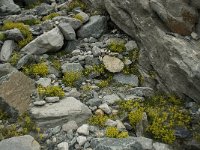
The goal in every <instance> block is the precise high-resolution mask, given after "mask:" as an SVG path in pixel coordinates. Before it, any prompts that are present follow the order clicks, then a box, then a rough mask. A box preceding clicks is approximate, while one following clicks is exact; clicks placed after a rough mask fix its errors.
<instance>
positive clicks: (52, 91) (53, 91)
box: [37, 86, 65, 98]
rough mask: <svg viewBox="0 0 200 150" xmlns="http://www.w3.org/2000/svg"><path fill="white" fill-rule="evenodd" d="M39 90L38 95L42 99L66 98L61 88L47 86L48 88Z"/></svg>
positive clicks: (39, 88)
mask: <svg viewBox="0 0 200 150" xmlns="http://www.w3.org/2000/svg"><path fill="white" fill-rule="evenodd" d="M37 89H38V93H39V94H40V96H42V97H44V96H46V97H53V96H57V97H60V98H62V97H64V96H65V92H64V91H63V89H62V88H60V87H59V86H47V87H42V86H39V87H38V88H37Z"/></svg>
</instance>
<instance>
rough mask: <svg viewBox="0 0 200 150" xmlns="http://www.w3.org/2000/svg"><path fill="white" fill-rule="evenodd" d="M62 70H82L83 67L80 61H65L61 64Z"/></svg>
mask: <svg viewBox="0 0 200 150" xmlns="http://www.w3.org/2000/svg"><path fill="white" fill-rule="evenodd" d="M61 68H62V72H63V73H65V72H70V71H72V72H81V71H82V70H83V67H82V65H81V64H80V63H65V64H63V65H62V66H61Z"/></svg>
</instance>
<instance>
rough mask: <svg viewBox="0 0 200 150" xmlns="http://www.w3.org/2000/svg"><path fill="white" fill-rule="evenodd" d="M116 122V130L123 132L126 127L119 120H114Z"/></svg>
mask: <svg viewBox="0 0 200 150" xmlns="http://www.w3.org/2000/svg"><path fill="white" fill-rule="evenodd" d="M116 122H117V129H118V130H119V131H125V130H126V127H125V126H124V124H123V123H122V122H121V121H120V120H116Z"/></svg>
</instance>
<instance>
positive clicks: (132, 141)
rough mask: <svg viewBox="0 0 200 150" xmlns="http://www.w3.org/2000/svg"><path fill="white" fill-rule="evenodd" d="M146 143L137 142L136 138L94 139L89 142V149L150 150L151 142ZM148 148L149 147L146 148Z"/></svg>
mask: <svg viewBox="0 0 200 150" xmlns="http://www.w3.org/2000/svg"><path fill="white" fill-rule="evenodd" d="M145 141H146V142H148V143H144V142H143V141H139V140H137V138H136V137H129V138H124V139H123V138H122V139H117V138H94V139H92V140H91V148H92V149H93V150H103V149H105V150H107V149H109V150H121V149H126V150H151V149H152V145H153V143H152V140H150V139H149V141H150V142H149V141H147V140H145ZM142 144H144V145H142ZM147 146H149V147H147Z"/></svg>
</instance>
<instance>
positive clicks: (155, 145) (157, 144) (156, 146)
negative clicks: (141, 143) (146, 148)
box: [153, 142, 172, 150]
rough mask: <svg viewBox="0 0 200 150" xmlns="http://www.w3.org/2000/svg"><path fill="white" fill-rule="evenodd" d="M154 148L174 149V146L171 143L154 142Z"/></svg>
mask: <svg viewBox="0 0 200 150" xmlns="http://www.w3.org/2000/svg"><path fill="white" fill-rule="evenodd" d="M153 148H154V149H155V150H172V148H171V147H170V146H169V145H167V144H163V143H158V142H155V143H153Z"/></svg>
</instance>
